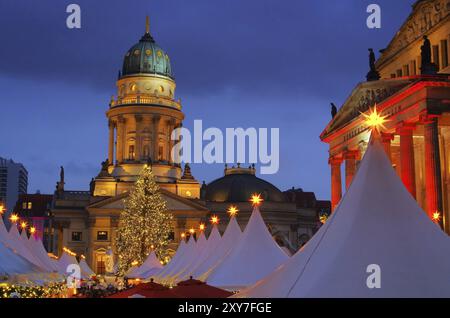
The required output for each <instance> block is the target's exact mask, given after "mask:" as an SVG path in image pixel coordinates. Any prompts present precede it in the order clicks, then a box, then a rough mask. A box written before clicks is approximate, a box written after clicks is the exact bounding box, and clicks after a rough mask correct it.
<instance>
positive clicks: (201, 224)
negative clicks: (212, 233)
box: [198, 223, 205, 231]
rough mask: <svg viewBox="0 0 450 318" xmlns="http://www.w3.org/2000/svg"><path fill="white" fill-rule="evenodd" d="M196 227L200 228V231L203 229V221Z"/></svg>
mask: <svg viewBox="0 0 450 318" xmlns="http://www.w3.org/2000/svg"><path fill="white" fill-rule="evenodd" d="M198 228H199V229H200V231H204V230H205V223H200V225H199V226H198Z"/></svg>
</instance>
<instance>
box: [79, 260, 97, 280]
mask: <svg viewBox="0 0 450 318" xmlns="http://www.w3.org/2000/svg"><path fill="white" fill-rule="evenodd" d="M79 265H80V269H81V278H83V279H88V278H89V277H91V276H92V275H94V274H95V273H94V271H93V270H92V269H91V268H90V267H89V265H88V264H87V263H86V259H85V258H84V256H82V257H81V259H80V262H79Z"/></svg>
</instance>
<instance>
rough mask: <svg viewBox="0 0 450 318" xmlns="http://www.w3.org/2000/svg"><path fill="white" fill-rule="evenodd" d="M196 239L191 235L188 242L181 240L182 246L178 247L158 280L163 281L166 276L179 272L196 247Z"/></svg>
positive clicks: (159, 274)
mask: <svg viewBox="0 0 450 318" xmlns="http://www.w3.org/2000/svg"><path fill="white" fill-rule="evenodd" d="M195 244H196V242H195V239H194V236H191V237H190V238H189V240H188V242H187V243H184V241H181V243H180V246H179V247H178V250H177V253H176V254H175V256H174V257H173V258H172V260H171V261H170V263H169V264H167V265H166V266H165V267H164V268H163V270H161V272H159V273H158V276H157V278H156V279H157V281H160V282H163V281H164V279H165V278H166V277H169V276H170V275H171V274H172V273H177V272H178V271H179V270H180V269H179V267H181V266H183V263H184V261H185V258H186V257H187V255H190V254H191V252H192V251H193V250H194V247H195Z"/></svg>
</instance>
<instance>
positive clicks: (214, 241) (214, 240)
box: [178, 225, 221, 281]
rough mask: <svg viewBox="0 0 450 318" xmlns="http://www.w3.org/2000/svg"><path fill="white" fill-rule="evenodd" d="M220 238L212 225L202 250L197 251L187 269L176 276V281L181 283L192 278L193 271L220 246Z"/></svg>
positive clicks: (215, 226)
mask: <svg viewBox="0 0 450 318" xmlns="http://www.w3.org/2000/svg"><path fill="white" fill-rule="evenodd" d="M220 241H221V236H220V232H219V230H218V229H217V225H214V226H213V228H212V230H211V233H210V234H209V237H208V240H207V241H206V244H205V246H204V248H203V249H201V248H200V249H199V250H198V255H197V257H196V258H195V260H194V262H192V263H191V264H190V265H189V267H188V268H187V269H185V270H184V272H183V273H182V274H180V275H179V276H178V280H180V281H182V280H185V279H188V278H189V277H190V276H193V273H194V271H195V269H196V268H197V267H198V266H199V265H201V264H202V263H203V262H204V261H205V260H206V259H207V258H208V257H209V256H210V255H211V254H214V253H215V252H216V249H217V246H218V245H219V244H220Z"/></svg>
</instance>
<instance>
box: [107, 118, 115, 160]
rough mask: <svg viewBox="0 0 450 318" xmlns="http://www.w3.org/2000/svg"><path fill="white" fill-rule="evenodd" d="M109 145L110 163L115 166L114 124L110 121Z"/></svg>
mask: <svg viewBox="0 0 450 318" xmlns="http://www.w3.org/2000/svg"><path fill="white" fill-rule="evenodd" d="M108 127H109V143H108V163H109V164H110V165H113V164H114V122H113V121H112V120H109V122H108Z"/></svg>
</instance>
